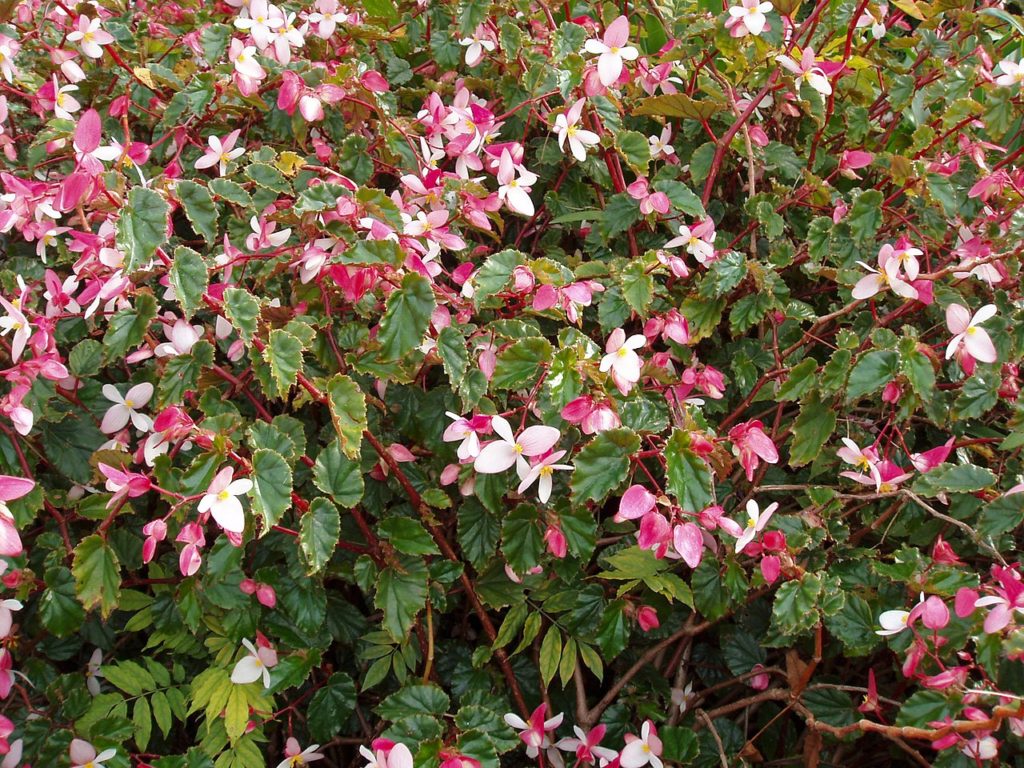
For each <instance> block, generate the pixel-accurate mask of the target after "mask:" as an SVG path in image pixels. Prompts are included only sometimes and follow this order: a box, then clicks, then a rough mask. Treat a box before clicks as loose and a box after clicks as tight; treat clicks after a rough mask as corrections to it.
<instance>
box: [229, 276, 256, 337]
mask: <svg viewBox="0 0 1024 768" xmlns="http://www.w3.org/2000/svg"><path fill="white" fill-rule="evenodd" d="M224 313H225V314H226V315H227V317H228V320H230V321H231V325H233V326H234V327H235V329H236V330H237V331H238V333H239V335H240V336H241V337H242V341H244V342H245V343H246V344H248V343H249V342H251V341H252V337H253V336H255V335H256V328H257V324H258V322H259V318H260V305H259V302H258V301H256V299H254V298H253V295H252V294H251V293H249V292H248V291H246V290H244V289H242V288H228V289H227V290H225V291H224Z"/></svg>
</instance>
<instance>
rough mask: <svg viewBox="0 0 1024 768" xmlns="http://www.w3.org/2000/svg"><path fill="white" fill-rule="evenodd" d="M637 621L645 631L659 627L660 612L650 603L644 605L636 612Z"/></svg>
mask: <svg viewBox="0 0 1024 768" xmlns="http://www.w3.org/2000/svg"><path fill="white" fill-rule="evenodd" d="M636 623H637V624H639V625H640V629H642V630H643V631H644V632H650V631H651V630H652V629H657V628H658V627H660V626H661V622H660V621H658V612H657V611H656V610H654V609H653V608H652V607H651V606H649V605H644V606H642V607H641V608H640V610H639V611H637V612H636Z"/></svg>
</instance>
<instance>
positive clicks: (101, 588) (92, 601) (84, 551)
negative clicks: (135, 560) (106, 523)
mask: <svg viewBox="0 0 1024 768" xmlns="http://www.w3.org/2000/svg"><path fill="white" fill-rule="evenodd" d="M71 572H72V574H74V577H75V588H76V590H77V592H78V599H79V601H81V603H82V605H83V606H84V607H85V609H86V610H87V611H91V610H92V609H93V608H96V607H97V606H98V607H99V609H100V614H101V615H102V616H103V618H104V619H105V618H107V617H108V616H110V614H111V613H113V611H114V609H115V608H116V607H117V602H118V598H119V597H120V594H121V565H120V563H119V562H118V560H117V555H116V554H114V550H113V549H111V548H110V546H109V545H108V544H107V542H106V541H104V540H103V538H102V537H101V536H99V535H98V534H94V535H92V536H87V537H86V538H84V539H82V541H81V542H80V543H79V545H78V546H77V547H75V557H74V561H73V563H72V566H71Z"/></svg>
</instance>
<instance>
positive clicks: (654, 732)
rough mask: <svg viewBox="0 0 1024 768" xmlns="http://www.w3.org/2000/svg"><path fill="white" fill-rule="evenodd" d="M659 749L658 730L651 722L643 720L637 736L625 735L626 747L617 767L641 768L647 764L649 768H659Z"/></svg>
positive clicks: (660, 764) (660, 763) (660, 765)
mask: <svg viewBox="0 0 1024 768" xmlns="http://www.w3.org/2000/svg"><path fill="white" fill-rule="evenodd" d="M661 748H662V747H661V739H659V738H658V729H657V728H655V727H654V723H653V722H652V721H651V720H645V721H644V724H643V727H642V728H641V729H640V735H639V736H636V735H635V734H632V733H627V734H626V746H625V747H624V748H623V750H622V753H621V754H620V755H619V765H621V766H622V768H642V766H645V765H648V764H649V765H650V766H651V768H661V767H662V762H661Z"/></svg>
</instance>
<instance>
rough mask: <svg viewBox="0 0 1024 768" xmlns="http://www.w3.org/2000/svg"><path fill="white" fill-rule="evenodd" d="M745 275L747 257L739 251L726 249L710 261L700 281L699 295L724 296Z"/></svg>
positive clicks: (708, 296)
mask: <svg viewBox="0 0 1024 768" xmlns="http://www.w3.org/2000/svg"><path fill="white" fill-rule="evenodd" d="M746 276H747V258H746V256H744V255H743V254H742V253H740V252H739V251H726V252H725V253H724V254H723V255H722V257H721V258H719V259H718V260H716V261H714V262H712V264H711V266H710V267H708V271H707V273H706V274H705V275H704V279H703V280H701V283H700V295H701V296H705V297H707V298H709V299H715V298H719V297H722V296H725V295H726V294H728V293H729V292H730V291H732V290H733V289H734V288H735V287H736V286H738V285H739V284H740V283H741V282H743V278H744V277H746Z"/></svg>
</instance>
